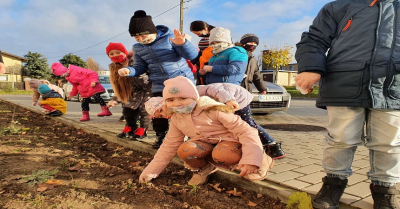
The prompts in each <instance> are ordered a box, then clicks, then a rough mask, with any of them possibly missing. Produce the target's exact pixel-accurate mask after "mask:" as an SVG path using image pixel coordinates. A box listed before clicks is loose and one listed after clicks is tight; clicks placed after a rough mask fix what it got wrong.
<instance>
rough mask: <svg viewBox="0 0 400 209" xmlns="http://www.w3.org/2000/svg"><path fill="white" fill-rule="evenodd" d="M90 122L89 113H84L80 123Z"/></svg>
mask: <svg viewBox="0 0 400 209" xmlns="http://www.w3.org/2000/svg"><path fill="white" fill-rule="evenodd" d="M88 120H90V116H89V111H82V118H81V119H80V120H79V121H88Z"/></svg>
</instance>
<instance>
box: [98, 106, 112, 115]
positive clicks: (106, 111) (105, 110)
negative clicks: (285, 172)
mask: <svg viewBox="0 0 400 209" xmlns="http://www.w3.org/2000/svg"><path fill="white" fill-rule="evenodd" d="M101 110H102V111H101V113H99V114H97V116H99V117H103V116H110V115H112V113H111V112H110V110H109V109H108V107H107V106H101Z"/></svg>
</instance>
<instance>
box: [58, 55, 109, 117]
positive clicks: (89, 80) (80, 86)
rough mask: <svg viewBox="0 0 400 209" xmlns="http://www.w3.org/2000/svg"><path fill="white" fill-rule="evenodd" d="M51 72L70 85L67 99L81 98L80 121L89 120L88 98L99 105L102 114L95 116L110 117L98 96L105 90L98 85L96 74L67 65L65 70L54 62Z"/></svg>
mask: <svg viewBox="0 0 400 209" xmlns="http://www.w3.org/2000/svg"><path fill="white" fill-rule="evenodd" d="M51 72H52V73H53V74H54V75H56V76H61V77H65V79H67V80H68V81H69V82H70V83H71V84H72V91H71V93H70V94H69V96H68V99H71V97H73V96H76V95H77V94H78V93H79V94H80V95H81V97H82V98H83V100H82V105H81V107H82V115H83V116H82V118H81V119H80V121H88V120H90V117H89V110H90V108H89V101H90V97H93V98H94V99H95V101H96V102H98V103H100V106H101V109H102V112H101V113H99V114H97V116H99V117H103V116H110V115H112V113H111V112H110V110H108V107H107V106H106V103H105V102H104V100H103V98H101V97H100V94H102V93H103V92H105V89H104V88H103V86H102V85H101V84H100V83H99V76H98V75H97V73H96V72H94V71H93V70H90V69H85V68H82V67H79V66H75V65H69V67H68V68H66V67H64V66H63V65H62V64H61V63H59V62H54V63H53V64H52V65H51Z"/></svg>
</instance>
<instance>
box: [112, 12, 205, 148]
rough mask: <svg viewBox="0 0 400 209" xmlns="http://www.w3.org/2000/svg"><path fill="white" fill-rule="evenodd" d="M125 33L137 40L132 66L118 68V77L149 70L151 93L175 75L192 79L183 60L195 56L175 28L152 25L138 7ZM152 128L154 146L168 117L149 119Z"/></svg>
mask: <svg viewBox="0 0 400 209" xmlns="http://www.w3.org/2000/svg"><path fill="white" fill-rule="evenodd" d="M129 33H130V34H131V36H132V37H134V38H135V40H136V41H137V42H139V43H137V44H134V45H133V52H134V63H133V66H129V67H126V68H121V69H119V70H118V73H119V75H120V76H140V75H142V74H143V73H145V72H147V71H149V79H150V81H151V82H152V84H153V86H152V89H151V92H152V96H162V91H163V88H164V85H163V82H164V81H165V80H167V79H170V78H174V77H177V76H185V77H187V78H189V79H191V80H193V81H194V77H193V73H192V71H191V69H190V68H189V66H188V64H187V62H186V60H192V59H194V58H196V56H197V54H198V52H197V50H196V48H195V47H194V46H193V45H192V44H191V43H190V41H188V40H186V39H185V37H186V34H184V35H182V34H181V33H180V32H179V31H178V30H176V29H175V30H174V32H172V31H171V30H170V29H169V28H168V27H166V26H163V25H158V26H155V25H154V23H153V21H152V20H151V16H148V15H146V12H145V11H143V10H138V11H136V12H135V14H134V15H133V16H132V18H131V21H130V23H129ZM153 129H154V131H155V132H156V136H157V139H156V141H155V142H154V144H153V148H154V149H158V148H159V147H160V145H161V144H162V142H163V140H164V138H165V135H166V132H167V131H168V120H166V119H163V118H155V119H153Z"/></svg>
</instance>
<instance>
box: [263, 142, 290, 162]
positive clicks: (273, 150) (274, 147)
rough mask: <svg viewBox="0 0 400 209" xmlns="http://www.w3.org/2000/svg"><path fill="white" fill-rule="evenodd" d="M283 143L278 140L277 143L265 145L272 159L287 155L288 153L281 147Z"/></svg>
mask: <svg viewBox="0 0 400 209" xmlns="http://www.w3.org/2000/svg"><path fill="white" fill-rule="evenodd" d="M281 145H282V143H280V142H278V143H276V144H270V145H265V148H264V149H265V152H266V153H267V155H269V156H270V157H272V159H274V160H275V159H280V158H284V157H285V156H286V153H285V152H284V151H283V150H282V148H281Z"/></svg>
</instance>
